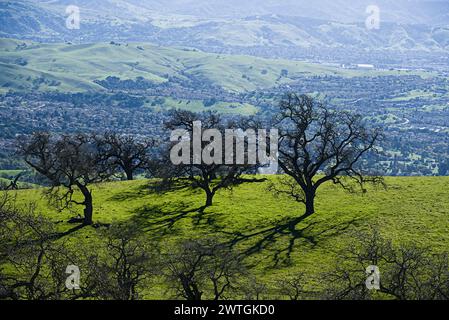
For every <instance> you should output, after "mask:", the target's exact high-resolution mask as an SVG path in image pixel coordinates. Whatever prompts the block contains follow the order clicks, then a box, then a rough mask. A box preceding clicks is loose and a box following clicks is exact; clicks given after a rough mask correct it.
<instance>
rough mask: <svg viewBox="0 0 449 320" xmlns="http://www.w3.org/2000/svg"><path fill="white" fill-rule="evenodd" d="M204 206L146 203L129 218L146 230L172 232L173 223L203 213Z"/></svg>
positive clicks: (162, 233)
mask: <svg viewBox="0 0 449 320" xmlns="http://www.w3.org/2000/svg"><path fill="white" fill-rule="evenodd" d="M204 209H205V207H204V206H203V207H194V208H192V206H191V205H190V204H188V203H186V202H178V203H164V204H157V205H146V206H144V207H141V208H139V209H138V210H136V211H135V214H134V216H133V217H132V218H131V220H132V222H134V223H137V225H139V226H141V227H142V229H144V230H146V231H151V232H156V233H159V234H160V235H166V234H169V233H170V234H172V233H173V231H174V229H175V225H176V224H177V223H179V222H181V221H182V220H184V219H186V218H189V217H190V218H194V217H195V216H197V215H203V214H204Z"/></svg>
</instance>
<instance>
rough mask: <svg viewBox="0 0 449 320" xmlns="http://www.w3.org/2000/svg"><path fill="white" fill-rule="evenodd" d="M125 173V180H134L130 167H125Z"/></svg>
mask: <svg viewBox="0 0 449 320" xmlns="http://www.w3.org/2000/svg"><path fill="white" fill-rule="evenodd" d="M125 174H126V180H128V181H131V180H134V175H133V170H132V169H125Z"/></svg>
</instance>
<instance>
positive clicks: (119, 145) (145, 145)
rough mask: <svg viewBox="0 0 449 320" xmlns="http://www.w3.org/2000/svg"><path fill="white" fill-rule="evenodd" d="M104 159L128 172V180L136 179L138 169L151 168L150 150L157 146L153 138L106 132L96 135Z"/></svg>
mask: <svg viewBox="0 0 449 320" xmlns="http://www.w3.org/2000/svg"><path fill="white" fill-rule="evenodd" d="M95 140H96V142H97V144H98V147H99V149H100V154H101V157H103V159H104V160H105V161H106V162H108V163H109V164H110V165H111V166H115V167H118V168H119V169H121V170H123V172H124V173H125V174H126V179H127V180H133V179H134V173H135V171H136V170H145V169H149V167H150V164H151V161H150V154H149V152H150V150H151V149H152V148H153V147H154V146H155V141H154V140H153V139H141V140H139V139H137V138H135V137H133V136H130V135H120V134H117V133H114V132H106V133H104V134H99V135H96V136H95Z"/></svg>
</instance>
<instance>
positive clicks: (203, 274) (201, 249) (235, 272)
mask: <svg viewBox="0 0 449 320" xmlns="http://www.w3.org/2000/svg"><path fill="white" fill-rule="evenodd" d="M165 265H166V269H167V272H166V278H167V280H168V282H169V283H170V284H171V289H172V291H173V292H174V293H175V295H176V296H177V297H182V298H184V299H186V300H202V299H213V300H220V299H225V298H226V297H227V294H228V293H229V292H230V291H232V290H233V289H234V288H235V285H236V284H237V281H238V276H239V275H242V274H243V273H244V270H245V268H244V266H243V264H242V262H241V259H240V258H239V257H238V255H237V254H235V253H234V252H233V251H231V249H230V248H228V247H227V246H225V245H222V244H220V243H219V242H217V240H216V239H213V238H211V239H205V240H192V241H186V242H183V243H181V244H180V245H178V246H177V247H175V248H174V251H173V252H172V253H168V254H167V256H166V262H165Z"/></svg>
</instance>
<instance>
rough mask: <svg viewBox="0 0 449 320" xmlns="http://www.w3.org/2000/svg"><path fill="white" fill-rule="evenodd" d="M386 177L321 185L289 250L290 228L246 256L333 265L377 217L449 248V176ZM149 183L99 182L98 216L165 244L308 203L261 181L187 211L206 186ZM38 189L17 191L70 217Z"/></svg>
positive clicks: (227, 230) (396, 234)
mask: <svg viewBox="0 0 449 320" xmlns="http://www.w3.org/2000/svg"><path fill="white" fill-rule="evenodd" d="M270 179H273V178H270ZM386 182H387V184H388V190H386V191H385V190H372V189H370V190H369V192H368V193H367V194H364V195H351V194H348V193H346V192H344V191H342V190H340V189H337V188H335V187H333V186H331V185H327V186H324V187H323V188H322V189H320V192H319V195H318V199H317V214H316V215H314V216H312V217H310V218H308V219H307V220H305V221H303V222H302V223H301V224H299V225H298V226H297V231H298V232H297V234H296V236H297V237H298V238H297V239H296V240H295V242H294V245H293V247H292V250H291V252H290V253H289V249H288V248H289V243H290V241H291V240H292V239H294V236H293V235H292V234H291V233H288V232H286V233H284V234H281V233H273V234H272V238H271V239H270V240H269V241H267V242H263V245H264V248H263V250H261V251H260V252H255V253H253V254H251V255H249V256H248V258H247V260H246V261H247V263H248V264H249V265H250V266H251V267H252V270H253V272H254V273H255V274H257V275H258V276H260V277H264V279H266V280H268V281H275V279H279V277H282V275H285V274H288V273H293V272H295V271H299V270H301V271H306V272H308V273H310V274H313V273H314V272H321V271H324V270H326V268H328V267H330V266H332V265H333V264H334V261H335V260H334V252H335V250H336V249H338V248H339V247H343V246H344V245H345V243H347V241H348V236H347V232H350V231H352V230H362V229H367V228H369V226H370V225H373V224H377V225H379V226H380V227H381V230H382V232H383V233H384V234H385V236H387V237H388V238H391V239H392V240H393V241H394V242H396V243H407V242H410V241H413V240H414V241H417V242H418V243H419V244H420V245H422V246H428V247H431V248H432V249H434V250H448V248H449V233H448V232H447V230H448V228H449V219H448V217H449V178H447V177H438V178H437V177H429V178H387V180H386ZM147 184H148V183H147V181H145V180H141V181H134V182H116V183H108V184H104V185H101V186H98V187H96V188H95V190H94V201H95V215H94V219H95V220H96V221H100V222H114V221H137V222H138V223H139V225H140V226H141V227H142V229H144V230H145V231H146V232H147V234H148V236H149V237H157V238H158V239H159V241H161V243H163V244H165V246H164V247H167V245H166V244H167V243H169V242H172V241H175V240H177V239H181V238H192V237H205V236H210V235H218V236H219V237H221V238H222V239H223V240H231V239H233V238H235V237H236V236H237V235H239V234H243V235H250V234H252V233H255V232H259V231H262V230H265V229H268V228H271V227H273V226H275V225H280V224H282V222H284V223H285V221H286V220H288V219H289V218H292V217H296V216H298V215H299V214H301V212H302V210H303V208H302V206H301V205H299V204H297V203H295V202H294V201H292V200H290V199H283V198H281V199H277V198H275V197H273V196H272V194H271V193H269V192H268V191H267V190H266V188H267V183H258V184H247V185H243V186H240V187H238V188H236V189H235V190H234V191H233V192H229V191H221V192H220V193H219V194H217V196H216V199H215V204H214V206H213V207H211V208H209V209H207V210H206V211H205V212H204V214H202V215H200V214H199V213H197V212H195V211H194V212H190V213H187V212H188V211H189V210H191V209H195V208H198V207H200V206H201V205H202V204H203V201H204V199H203V198H204V197H203V195H202V194H201V193H196V192H192V191H190V190H181V191H177V192H176V193H175V192H170V193H166V194H164V195H163V196H160V195H157V194H154V193H152V192H150V191H148V188H146V186H147ZM41 196H42V193H41V191H38V190H28V191H20V192H19V193H18V199H19V200H20V201H23V202H26V201H30V200H33V199H34V200H37V201H38V203H39V207H40V209H42V210H44V211H45V212H48V214H49V215H50V216H51V217H52V218H53V219H54V220H55V221H60V220H67V218H68V217H69V216H71V215H70V213H68V212H65V213H59V214H57V213H55V212H53V213H50V212H51V211H54V210H52V209H48V208H46V206H45V202H44V201H43V200H41ZM80 212H81V211H80ZM59 226H60V227H61V229H63V230H67V229H68V228H70V226H69V225H67V224H65V223H61V224H59ZM267 235H269V233H267V234H265V236H267ZM86 236H89V237H90V239H95V237H96V231H95V230H94V229H93V228H86V229H83V230H81V231H77V233H75V234H73V235H72V237H74V238H75V239H84V238H86ZM263 238H264V236H262V235H255V236H253V237H247V238H244V240H243V241H241V242H238V244H237V246H238V247H239V248H240V249H242V250H246V249H248V248H251V247H252V246H253V245H254V244H256V243H257V242H258V241H260V240H262V239H263ZM90 239H89V240H90ZM265 245H266V246H265ZM289 255H290V258H291V259H290V260H289V259H287V258H288V256H289ZM162 292H163V290H162V289H161V290H160V291H156V292H154V290H153V291H152V294H151V295H150V296H149V297H150V298H157V297H163V293H162Z"/></svg>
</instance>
